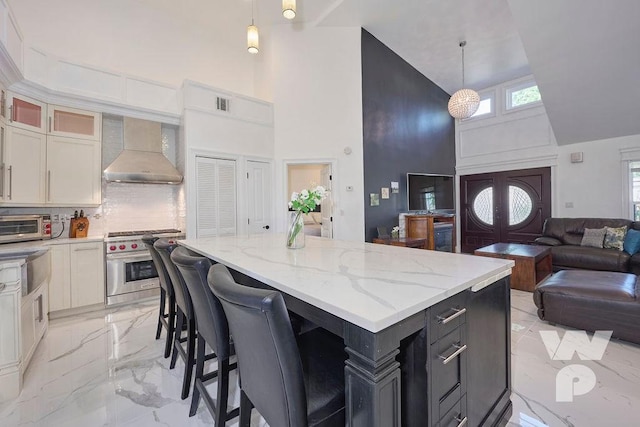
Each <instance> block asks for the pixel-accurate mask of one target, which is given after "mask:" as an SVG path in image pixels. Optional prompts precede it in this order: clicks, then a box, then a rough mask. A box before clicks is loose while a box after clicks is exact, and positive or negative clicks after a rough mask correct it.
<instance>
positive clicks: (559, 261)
mask: <svg viewBox="0 0 640 427" xmlns="http://www.w3.org/2000/svg"><path fill="white" fill-rule="evenodd" d="M605 226H607V227H614V228H617V227H623V226H627V227H628V228H634V229H640V223H634V222H632V221H630V220H628V219H608V218H547V220H546V221H545V223H544V226H543V230H542V237H538V238H537V239H535V243H536V244H538V245H547V246H551V260H552V262H553V271H560V270H568V269H582V270H600V271H615V272H622V273H633V274H640V253H639V254H635V255H633V256H631V255H629V254H628V253H626V252H624V251H619V250H616V249H604V248H592V247H587V246H580V243H581V242H582V235H583V234H584V229H585V228H602V227H605Z"/></svg>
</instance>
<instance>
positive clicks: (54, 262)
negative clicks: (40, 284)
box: [49, 245, 71, 312]
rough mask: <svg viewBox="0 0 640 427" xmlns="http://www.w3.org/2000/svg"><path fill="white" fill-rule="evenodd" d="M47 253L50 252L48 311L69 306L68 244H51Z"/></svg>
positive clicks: (69, 272) (69, 273) (69, 271)
mask: <svg viewBox="0 0 640 427" xmlns="http://www.w3.org/2000/svg"><path fill="white" fill-rule="evenodd" d="M49 253H50V254H51V279H50V281H49V311H50V312H51V311H58V310H65V309H67V308H71V270H70V266H69V264H70V261H69V245H52V246H51V247H50V249H49Z"/></svg>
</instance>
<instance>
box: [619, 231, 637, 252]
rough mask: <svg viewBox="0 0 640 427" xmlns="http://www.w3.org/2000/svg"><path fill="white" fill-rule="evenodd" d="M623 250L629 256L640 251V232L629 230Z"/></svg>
mask: <svg viewBox="0 0 640 427" xmlns="http://www.w3.org/2000/svg"><path fill="white" fill-rule="evenodd" d="M623 249H624V251H625V252H626V253H628V254H629V255H633V254H635V253H636V252H638V251H640V231H638V230H633V229H632V230H629V231H627V235H626V236H625V237H624V244H623Z"/></svg>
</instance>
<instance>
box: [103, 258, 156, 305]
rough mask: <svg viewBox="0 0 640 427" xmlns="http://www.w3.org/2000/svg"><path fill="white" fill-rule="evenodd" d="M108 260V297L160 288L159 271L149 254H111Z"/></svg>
mask: <svg viewBox="0 0 640 427" xmlns="http://www.w3.org/2000/svg"><path fill="white" fill-rule="evenodd" d="M106 260H107V297H111V296H115V295H122V294H128V293H131V292H139V291H145V290H149V289H155V288H159V287H160V281H159V279H158V271H157V270H156V266H155V264H154V263H153V260H152V259H151V255H150V254H149V253H148V252H143V253H135V254H109V255H107V256H106Z"/></svg>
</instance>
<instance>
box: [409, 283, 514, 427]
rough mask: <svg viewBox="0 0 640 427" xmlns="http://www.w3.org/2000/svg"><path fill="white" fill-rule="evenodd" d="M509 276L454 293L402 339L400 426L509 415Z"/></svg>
mask: <svg viewBox="0 0 640 427" xmlns="http://www.w3.org/2000/svg"><path fill="white" fill-rule="evenodd" d="M509 303H510V299H509V280H508V278H505V279H502V280H500V281H498V282H496V283H494V284H493V285H491V286H489V287H486V288H484V289H481V290H479V291H477V292H472V291H470V290H467V291H464V292H461V293H459V294H457V295H454V296H452V297H450V298H448V299H446V300H444V301H442V302H440V303H438V304H436V305H434V306H432V307H430V308H429V309H427V311H426V316H427V319H426V326H425V327H424V328H423V329H422V330H420V331H419V332H417V333H416V334H414V335H412V336H410V337H408V338H407V339H405V340H403V341H402V345H401V349H400V350H401V353H400V356H399V359H400V365H401V366H402V368H401V372H402V374H401V375H402V377H401V378H402V382H401V383H402V396H403V398H402V402H403V404H402V425H403V426H410V427H414V426H415V427H417V426H421V427H422V426H438V427H445V426H446V427H449V426H451V427H455V426H462V425H466V426H473V427H475V426H496V425H505V424H506V423H507V421H508V419H509V417H510V415H511V401H510V394H511V379H510V369H509V364H510V360H511V359H510V357H509V354H510V349H509V344H508V343H510V341H511V340H510V331H511V328H510V318H509V317H510V316H509V310H508V308H507V309H506V310H505V307H509Z"/></svg>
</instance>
